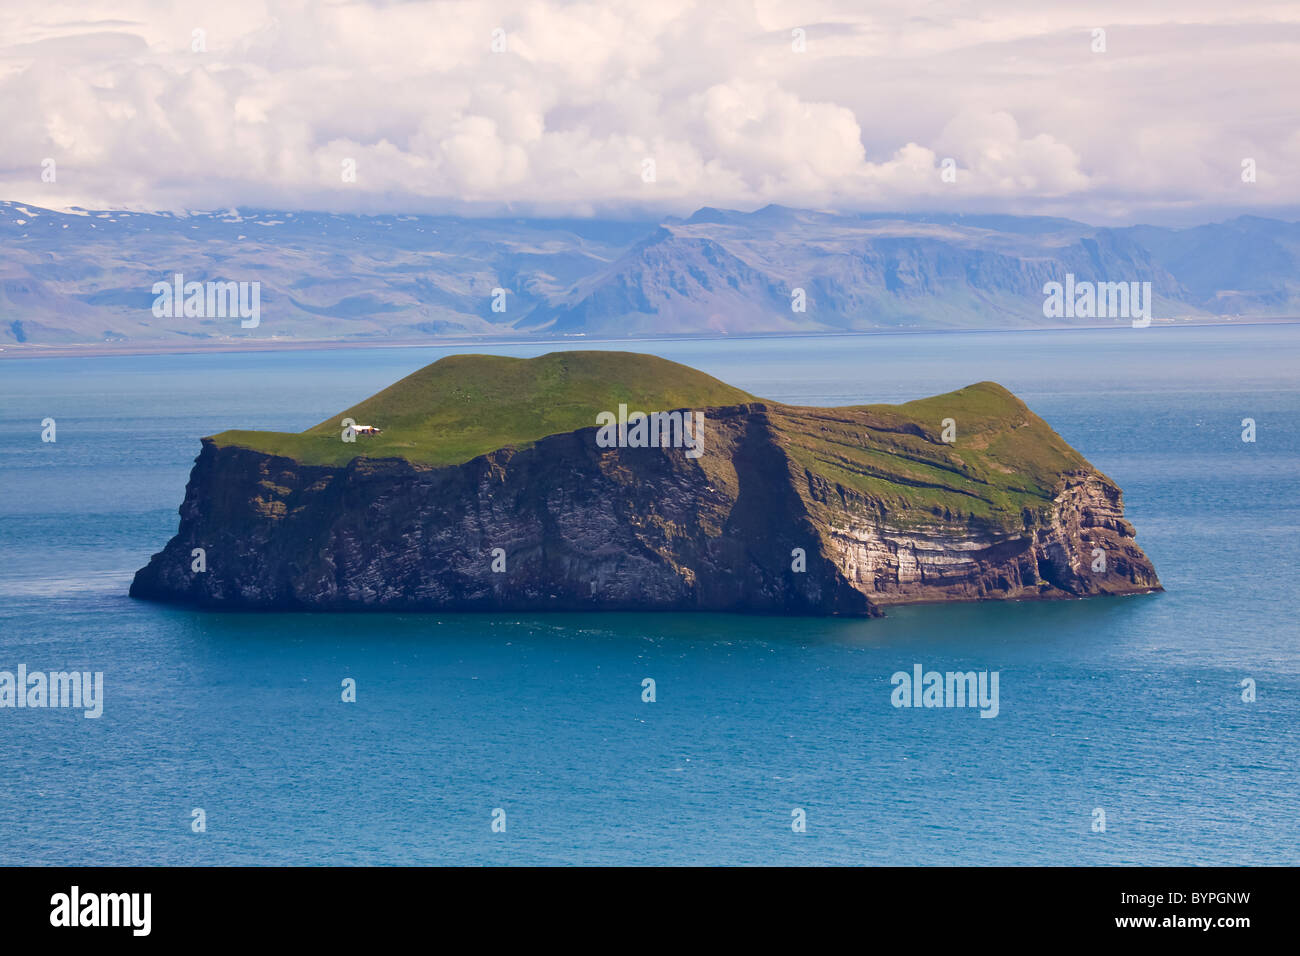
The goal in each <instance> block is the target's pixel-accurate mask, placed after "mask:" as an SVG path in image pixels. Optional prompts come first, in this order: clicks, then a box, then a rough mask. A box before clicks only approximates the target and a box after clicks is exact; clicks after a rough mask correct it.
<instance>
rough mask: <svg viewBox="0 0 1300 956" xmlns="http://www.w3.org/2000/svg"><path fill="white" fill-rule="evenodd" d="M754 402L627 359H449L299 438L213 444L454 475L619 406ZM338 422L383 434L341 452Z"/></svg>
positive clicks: (267, 436) (658, 361)
mask: <svg viewBox="0 0 1300 956" xmlns="http://www.w3.org/2000/svg"><path fill="white" fill-rule="evenodd" d="M754 400H755V399H754V396H752V395H750V394H749V393H748V392H743V391H741V390H740V389H738V388H732V387H731V386H730V385H727V384H726V383H725V382H720V381H718V380H717V379H716V378H713V377H712V376H710V375H705V374H704V373H703V372H700V371H697V370H696V369H693V368H690V367H689V366H686V365H680V364H678V363H677V362H670V361H668V360H667V359H662V358H658V357H656V356H653V355H640V354H637V353H635V352H594V351H592V352H550V353H548V354H546V355H541V356H538V357H537V358H532V359H520V358H506V357H504V356H499V355H451V356H448V357H447V358H444V359H440V360H439V361H437V362H434V363H433V364H432V365H428V366H425V367H424V368H422V369H420V370H419V371H418V372H412V373H411V374H410V375H408V376H407V377H406V378H404V379H402V380H401V381H399V382H395V383H394V384H392V385H390V386H389V387H388V388H386V389H384V390H383V391H382V392H378V393H377V394H375V395H372V396H371V397H370V398H367V399H366V400H365V401H363V402H361V403H360V404H359V405H354V406H353V407H352V408H349V409H346V410H345V411H342V412H339V413H338V414H337V415H332V416H330V417H329V418H327V419H326V420H325V421H323V422H321V423H320V424H319V425H315V426H313V427H312V428H309V429H307V431H305V432H301V433H298V434H293V433H290V432H261V431H225V432H221V433H220V434H219V435H214V436H212V439H213V441H215V442H216V443H217V444H218V445H238V446H240V447H243V448H251V449H253V450H255V451H261V452H265V453H267V454H272V455H283V456H285V457H288V458H293V459H296V460H297V461H300V462H303V463H304V464H310V465H344V464H347V463H348V462H349V461H351V460H352V459H353V458H356V457H359V456H364V457H366V458H405V459H407V460H409V461H412V462H417V463H420V464H430V465H458V464H461V463H463V462H466V461H469V460H470V459H472V458H476V457H477V456H479V455H482V454H485V453H487V452H490V451H495V450H496V449H498V448H504V447H505V446H507V445H515V446H522V445H526V444H529V443H530V442H534V441H537V440H538V439H539V438H545V437H546V436H547V435H556V434H560V433H562V432H570V431H574V430H575V429H578V428H586V427H589V426H591V425H594V424H595V423H596V414H597V413H598V412H603V411H613V412H617V410H618V406H619V403H620V402H621V403H625V404H626V405H627V406H628V409H629V411H637V410H639V411H644V412H655V411H667V410H671V409H675V408H705V407H708V406H712V405H737V404H741V403H744V402H752V401H754ZM344 418H352V419H354V420H355V421H356V423H357V424H359V425H377V426H379V427H380V428H381V429H383V433H382V434H380V435H374V436H358V437H357V440H356V442H355V443H347V442H343V441H341V440H340V435H341V433H342V431H343V426H342V425H341V424H340V423H341V422H342V420H343V419H344Z"/></svg>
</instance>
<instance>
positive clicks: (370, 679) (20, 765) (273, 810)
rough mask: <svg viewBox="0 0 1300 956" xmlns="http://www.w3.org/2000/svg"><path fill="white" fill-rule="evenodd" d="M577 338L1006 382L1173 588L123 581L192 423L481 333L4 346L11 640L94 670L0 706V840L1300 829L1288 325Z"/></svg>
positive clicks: (1040, 860)
mask: <svg viewBox="0 0 1300 956" xmlns="http://www.w3.org/2000/svg"><path fill="white" fill-rule="evenodd" d="M561 347H574V346H571V345H566V346H556V345H543V344H536V345H533V344H530V345H527V346H517V347H487V346H485V347H480V348H478V349H475V351H492V352H498V353H501V354H508V355H519V356H529V355H536V354H540V353H542V352H546V351H551V350H553V349H555V348H561ZM583 347H591V348H605V347H608V348H622V349H632V350H637V351H645V352H652V353H655V354H658V355H662V356H664V357H666V358H669V359H673V360H675V361H679V362H684V363H686V364H689V365H692V366H695V367H697V368H700V369H702V370H704V371H706V372H708V373H710V374H712V375H715V376H717V377H719V378H721V379H723V380H725V381H727V382H730V383H732V384H734V385H737V386H739V387H741V388H744V389H747V390H749V391H751V392H754V393H756V394H758V395H762V396H764V397H767V398H771V399H775V400H779V401H785V402H793V403H800V404H814V405H839V404H850V403H852V404H856V403H865V402H897V401H905V400H908V399H913V398H919V397H923V396H927V395H932V394H935V393H939V392H944V391H948V390H951V389H954V388H958V387H961V386H964V385H967V384H970V383H972V382H977V381H982V380H986V379H992V380H994V381H997V382H1000V383H1002V384H1003V385H1005V386H1007V387H1008V388H1010V389H1012V390H1013V391H1014V392H1016V394H1018V395H1019V396H1020V397H1021V398H1023V399H1024V400H1025V401H1026V402H1027V403H1028V404H1029V405H1030V407H1031V408H1033V409H1034V410H1035V411H1036V412H1038V413H1039V414H1040V415H1041V416H1043V417H1044V418H1045V419H1046V420H1047V421H1048V422H1049V423H1050V424H1051V425H1052V426H1053V427H1054V428H1055V429H1056V430H1057V431H1058V432H1059V433H1060V434H1061V435H1063V436H1064V437H1065V439H1066V440H1067V441H1069V442H1070V443H1071V444H1072V445H1074V446H1075V447H1076V448H1077V449H1079V450H1080V451H1081V452H1082V453H1083V454H1084V455H1085V456H1086V457H1087V458H1088V459H1089V460H1090V461H1092V462H1093V463H1094V464H1095V465H1096V466H1097V467H1099V468H1100V469H1101V470H1102V471H1104V472H1105V473H1107V474H1108V475H1109V476H1111V477H1112V478H1113V479H1114V480H1115V481H1116V482H1117V483H1118V484H1119V485H1120V487H1121V488H1123V489H1124V492H1125V503H1126V507H1127V512H1128V517H1129V519H1130V520H1131V521H1132V522H1133V523H1134V525H1135V526H1136V527H1137V529H1138V543H1139V544H1140V545H1141V546H1142V547H1143V549H1144V550H1145V551H1146V552H1147V554H1148V555H1149V556H1150V557H1151V559H1152V561H1153V562H1154V563H1155V566H1156V569H1157V571H1158V572H1159V574H1160V577H1161V579H1162V581H1163V583H1164V586H1165V588H1166V591H1165V592H1164V593H1161V594H1154V595H1147V596H1140V597H1126V598H1097V599H1092V600H1083V601H1068V602H1059V603H1048V602H1043V603H1002V604H998V603H988V604H965V605H948V606H929V607H910V608H901V609H895V610H891V611H889V612H888V616H887V617H885V618H883V619H879V620H840V619H804V618H788V617H751V616H728V615H695V614H655V615H638V614H591V615H577V614H556V615H548V614H529V615H520V614H508V615H454V614H431V615H395V614H370V615H364V614H353V615H337V616H336V615H324V614H253V613H214V612H200V611H191V610H186V609H181V608H175V607H164V606H159V605H154V604H149V603H144V602H140V601H134V600H132V599H130V598H128V597H127V587H128V586H129V584H130V581H131V577H132V575H133V574H134V572H135V571H136V569H137V568H139V567H141V566H142V565H144V564H145V563H146V561H147V560H148V559H149V557H150V555H151V554H153V553H154V552H156V551H159V550H161V548H162V546H163V545H164V543H165V542H166V541H167V540H168V538H169V537H170V536H171V535H172V534H173V533H174V532H175V530H176V526H177V522H178V517H177V507H178V506H179V504H180V502H181V500H182V497H183V495H184V489H185V483H186V479H187V476H188V473H189V469H190V466H191V463H192V461H193V459H194V457H195V455H197V453H198V451H199V437H200V436H202V435H208V434H212V433H214V432H217V431H221V430H223V429H226V428H230V427H245V428H264V429H281V430H300V429H303V428H306V427H308V426H310V425H312V424H315V423H316V422H318V421H320V420H321V419H322V418H324V417H326V416H327V415H328V414H330V413H332V412H334V411H336V410H339V409H343V408H346V407H348V406H350V405H352V404H354V403H355V402H357V401H358V400H360V399H361V398H363V397H365V396H367V395H370V394H371V393H373V392H375V391H377V390H379V389H380V388H382V387H383V386H385V385H388V384H390V383H391V382H393V381H395V380H397V379H398V378H400V377H401V376H403V375H406V374H407V373H409V372H411V371H414V370H415V369H417V368H419V367H421V366H423V365H426V364H428V363H429V362H432V361H435V360H436V359H438V358H440V357H441V356H442V355H445V354H449V353H450V352H453V351H466V349H463V348H461V349H440V348H403V349H362V350H332V351H324V350H323V351H293V352H265V353H231V354H195V355H151V356H113V357H87V358H49V359H20V360H19V359H16V360H9V359H7V358H5V359H3V360H0V425H2V427H0V491H2V493H0V670H8V671H14V670H16V668H17V667H18V665H20V664H25V665H26V666H27V668H28V669H29V670H43V671H56V670H71V669H76V670H83V671H91V672H96V671H98V672H103V675H104V701H103V715H102V716H101V717H100V718H98V719H86V718H85V717H84V716H83V715H82V712H81V711H77V710H68V709H12V708H6V709H0V768H2V769H3V774H4V784H3V786H0V864H3V865H14V864H77V865H90V864H95V865H98V864H199V865H204V864H344V865H347V864H546V865H551V864H556V865H560V864H760V865H762V864H998V865H1014V864H1064V865H1074V864H1297V863H1300V786H1298V784H1300V779H1298V775H1297V766H1298V764H1300V610H1298V609H1297V595H1300V325H1278V326H1266V325H1257V326H1242V327H1184V328H1157V327H1153V328H1149V329H1144V330H1135V329H1130V328H1123V329H1114V330H1104V331H1082V330H1081V331H1054V332H996V333H994V332H989V333H967V334H939V333H934V334H931V333H916V334H894V335H865V336H843V337H822V338H817V337H793V338H780V339H777V338H766V339H737V340H731V339H714V340H691V341H664V340H656V341H648V342H633V343H627V342H623V343H619V344H617V345H612V344H611V345H603V344H599V343H593V344H591V345H588V346H583ZM46 418H52V419H54V420H55V422H56V423H57V440H56V441H55V442H43V441H42V440H41V432H42V424H41V423H42V421H43V420H44V419H46ZM1247 418H1249V419H1253V420H1254V422H1255V427H1256V435H1255V438H1256V440H1255V441H1253V442H1246V441H1243V440H1242V433H1243V424H1242V423H1243V419H1247ZM917 664H920V665H921V666H922V667H924V668H925V669H926V670H938V671H947V670H962V671H967V670H976V671H997V672H998V673H999V674H1000V708H999V711H1000V712H999V714H998V716H997V717H996V718H995V719H982V718H981V717H980V716H979V712H978V711H977V710H973V709H960V708H953V709H941V708H936V709H927V708H918V709H903V708H895V707H893V706H892V705H891V702H890V698H891V691H892V690H893V687H892V685H891V682H890V678H891V675H892V674H894V673H895V672H896V671H908V672H910V671H911V670H912V668H913V667H914V666H915V665H917ZM346 678H352V679H353V680H355V682H356V701H355V703H344V702H343V701H342V700H341V691H340V688H341V685H342V682H343V681H344V680H345V679H346ZM645 678H652V679H653V680H654V681H655V687H656V700H655V701H654V702H652V703H647V702H644V701H643V700H642V681H643V680H644V679H645ZM1243 682H1253V686H1254V687H1255V699H1254V700H1253V701H1247V700H1243V693H1244V691H1243ZM1246 696H1249V695H1246ZM196 810H202V811H203V813H202V817H203V820H204V822H205V826H206V829H205V830H204V831H203V832H195V830H194V826H193V823H194V820H195V819H196V817H195V811H196ZM498 810H500V811H503V812H502V813H500V814H496V818H498V819H503V820H504V821H505V829H504V832H501V831H500V828H499V827H498V828H497V829H494V828H493V820H494V811H498ZM796 811H803V818H804V819H805V820H806V831H805V832H796V829H795V828H794V827H793V826H792V820H795V819H796V818H797V817H798V814H797V812H796ZM1097 811H1101V813H1102V814H1104V829H1101V828H1100V827H1099V826H1098V825H1097V822H1098V821H1099V820H1100V819H1102V817H1100V816H1099V815H1098V812H1097Z"/></svg>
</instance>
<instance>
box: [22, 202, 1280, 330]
mask: <svg viewBox="0 0 1300 956" xmlns="http://www.w3.org/2000/svg"><path fill="white" fill-rule="evenodd" d="M0 239H3V240H4V242H3V245H0V250H3V251H0V346H12V347H16V348H19V349H20V350H21V349H25V348H33V347H38V346H58V345H73V344H79V345H101V346H106V347H111V346H120V347H123V348H129V347H131V346H150V345H168V344H171V345H178V344H190V345H193V346H194V347H200V348H201V347H204V346H220V345H223V344H230V343H237V344H249V343H259V342H261V343H268V344H269V343H286V344H292V343H306V342H351V343H356V344H363V343H383V342H394V341H402V342H410V341H440V340H446V339H449V338H450V339H459V340H465V339H477V340H484V341H488V340H492V339H500V338H503V337H509V336H525V337H539V336H540V337H550V338H565V337H584V336H590V337H597V336H599V337H602V338H619V337H635V336H644V335H698V334H781V333H816V332H845V331H889V330H900V329H970V328H1029V327H1034V328H1041V327H1050V326H1053V325H1056V326H1060V327H1068V326H1069V325H1070V324H1071V322H1070V321H1068V320H1064V319H1060V320H1057V319H1049V318H1047V317H1045V316H1044V314H1043V291H1042V290H1043V286H1044V284H1045V283H1047V282H1052V281H1056V282H1059V281H1063V280H1064V278H1065V276H1066V274H1067V273H1069V274H1073V275H1074V276H1075V277H1076V278H1077V279H1079V280H1081V281H1096V282H1103V281H1109V282H1115V281H1122V282H1150V283H1151V284H1152V292H1153V296H1154V309H1153V315H1154V317H1155V320H1156V321H1161V320H1175V319H1186V320H1212V319H1214V318H1216V317H1225V316H1226V317H1236V316H1258V317H1294V316H1298V315H1300V223H1293V222H1286V221H1283V220H1274V219H1266V218H1263V217H1258V216H1239V217H1236V218H1234V219H1230V220H1227V221H1225V222H1222V223H1213V224H1207V225H1202V226H1196V227H1191V228H1186V229H1171V228H1167V227H1156V226H1126V227H1094V226H1090V225H1088V224H1086V223H1081V222H1076V221H1074V220H1068V219H1058V218H1051V217H1016V216H1010V215H1002V214H990V215H941V214H932V213H925V214H901V213H900V214H892V213H859V214H846V213H833V212H818V211H812V210H800V209H793V208H791V207H780V206H767V207H764V208H762V209H759V210H755V211H753V212H737V211H733V210H720V209H713V208H711V207H704V208H702V209H700V210H697V212H696V213H695V214H693V215H692V216H690V217H687V218H685V219H681V218H677V217H666V218H664V219H662V220H660V221H649V220H561V219H503V218H494V219H481V220H474V219H465V218H458V217H453V216H356V215H342V214H335V213H310V212H276V211H273V210H245V211H243V212H240V211H238V210H230V211H227V212H222V213H192V214H189V215H185V216H179V215H174V214H167V213H134V212H106V211H88V210H77V211H74V212H66V213H61V212H53V211H50V210H44V209H41V208H39V207H36V206H32V205H31V204H22V203H14V202H4V203H0ZM177 273H179V274H181V275H183V276H184V278H185V281H187V282H189V281H197V282H216V281H236V282H239V281H242V282H250V283H251V282H256V283H258V284H259V289H260V303H261V305H260V309H261V314H260V322H259V323H258V324H257V326H256V327H255V328H242V327H241V324H240V322H239V321H238V320H237V319H232V318H230V317H221V316H205V315H197V316H193V317H188V318H180V317H178V318H171V317H166V318H160V317H158V316H155V315H154V314H153V312H152V306H153V304H154V299H155V295H154V293H153V291H152V290H153V287H154V284H155V283H157V282H171V281H172V279H173V277H174V276H175V275H176V274H177ZM799 290H802V293H801V297H800V293H799ZM797 299H798V300H799V301H796V300H797ZM800 309H801V311H800ZM1095 321H1096V322H1097V323H1098V324H1103V325H1104V324H1107V323H1114V324H1127V319H1126V318H1118V319H1100V320H1095ZM1075 324H1078V323H1077V322H1076V323H1075Z"/></svg>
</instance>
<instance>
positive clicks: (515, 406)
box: [212, 351, 1091, 524]
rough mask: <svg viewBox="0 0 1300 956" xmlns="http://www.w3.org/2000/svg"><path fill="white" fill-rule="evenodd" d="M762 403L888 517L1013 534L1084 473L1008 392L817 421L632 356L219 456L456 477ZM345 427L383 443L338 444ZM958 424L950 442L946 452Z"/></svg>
mask: <svg viewBox="0 0 1300 956" xmlns="http://www.w3.org/2000/svg"><path fill="white" fill-rule="evenodd" d="M759 401H761V402H764V404H766V405H767V406H769V417H770V422H771V426H772V430H773V435H774V437H775V439H776V440H777V441H778V442H779V443H780V445H781V446H782V447H783V448H784V449H785V451H786V453H787V454H788V455H789V456H790V458H791V459H792V460H793V461H794V462H795V463H796V464H797V465H798V466H800V467H801V468H803V469H806V470H807V471H809V472H811V473H813V474H815V475H820V476H821V477H823V478H826V479H827V480H828V481H830V482H832V483H833V484H838V485H841V486H843V487H845V488H848V489H851V490H854V491H858V492H862V493H863V494H866V495H869V496H871V497H872V498H873V499H874V500H875V501H877V502H879V503H880V505H881V506H882V507H884V508H886V509H887V510H888V511H890V512H892V513H894V514H895V517H896V518H898V519H900V520H902V519H903V518H904V516H905V515H906V514H909V513H910V514H912V515H915V516H917V517H918V518H924V517H925V516H927V515H935V514H947V515H949V516H951V517H955V518H960V517H963V516H976V517H981V518H986V519H992V520H996V521H998V522H999V523H1002V524H1014V523H1016V522H1018V521H1019V520H1020V513H1021V510H1022V509H1024V508H1032V509H1038V508H1041V507H1042V506H1043V505H1045V504H1046V503H1047V502H1048V501H1049V500H1050V498H1051V495H1052V492H1053V488H1054V487H1055V486H1056V485H1057V484H1058V481H1059V478H1060V475H1061V474H1062V473H1063V472H1066V471H1072V470H1076V469H1081V468H1090V467H1091V466H1089V465H1088V463H1087V461H1086V460H1085V459H1084V458H1083V456H1082V455H1080V454H1079V453H1078V452H1076V451H1075V450H1074V449H1073V448H1071V447H1070V446H1069V445H1068V444H1067V443H1066V442H1065V440H1064V439H1062V438H1061V437H1060V436H1059V435H1057V434H1056V432H1054V431H1053V430H1052V429H1051V428H1050V427H1049V426H1048V425H1047V423H1046V422H1044V421H1043V420H1042V419H1041V418H1039V417H1038V416H1037V415H1035V414H1034V413H1033V412H1031V411H1030V410H1029V409H1028V408H1027V407H1026V406H1025V404H1024V403H1023V402H1021V401H1020V400H1019V399H1018V398H1016V397H1015V396H1014V395H1013V394H1011V392H1009V391H1007V390H1006V389H1005V388H1003V387H1002V386H1001V385H998V384H996V383H994V382H980V383H978V384H975V385H969V386H967V387H966V388H962V389H959V390H957V391H955V392H949V393H947V394H945V395H937V396H934V397H932V398H925V399H920V400H918V401H913V402H907V403H905V404H902V405H857V406H847V407H842V408H813V407H800V406H792V405H783V404H781V403H779V402H767V401H765V400H763V399H759V398H756V397H755V396H753V395H750V394H749V393H747V392H744V391H741V390H740V389H738V388H733V387H731V386H730V385H727V384H726V383H724V382H720V381H718V380H717V379H715V378H713V377H711V376H708V375H705V374H704V373H703V372H699V371H696V370H695V369H692V368H689V367H688V366H685V365H679V364H677V363H676V362H669V361H667V360H666V359H662V358H657V357H655V356H651V355H640V354H636V353H632V352H599V351H584V352H552V353H550V354H547V355H542V356H540V357H538V358H533V359H518V358H503V357H500V356H493V355H454V356H449V357H447V358H444V359H441V360H439V361H437V362H435V363H433V364H432V365H429V366H427V367H425V368H422V369H420V370H419V371H418V372H414V373H413V374H411V375H408V376H407V377H406V378H404V379H402V380H401V381H399V382H397V383H395V384H393V385H391V386H389V387H388V388H386V389H384V390H383V391H382V392H379V393H378V394H376V395H373V396H371V397H370V398H368V399H366V400H365V401H363V402H361V403H360V404H359V405H355V406H353V407H352V408H349V409H346V410H344V411H342V412H339V413H338V414H337V415H333V416H331V417H330V418H328V419H327V420H325V421H323V422H321V423H320V424H319V425H316V426H314V427H312V428H309V429H308V430H307V431H305V432H302V433H299V434H290V433H284V432H259V431H226V432H222V433H221V434H219V435H214V436H213V438H212V440H213V441H214V442H215V443H216V444H217V445H219V446H220V445H235V446H240V447H244V448H250V449H253V450H256V451H260V452H264V453H267V454H273V455H282V456H285V457H288V458H292V459H295V460H297V461H299V462H302V463H304V464H311V465H343V464H346V463H347V462H349V461H350V460H352V459H353V458H356V457H361V456H364V457H366V458H404V459H407V460H408V461H411V462H415V463H419V464H428V465H457V464H461V463H463V462H466V461H469V460H471V459H473V458H475V457H477V456H478V455H482V454H485V453H487V452H490V451H494V450H496V449H498V448H503V447H505V446H508V445H513V446H523V445H527V444H529V443H531V442H534V441H537V440H538V439H540V438H544V437H546V436H547V435H554V434H559V433H562V432H569V431H573V430H575V429H579V428H586V427H590V426H592V425H594V424H595V420H596V414H597V413H598V412H601V411H616V410H617V408H618V406H619V404H620V403H624V404H626V405H627V406H628V408H629V410H640V411H646V412H652V411H666V410H670V409H677V408H691V409H700V408H707V407H710V406H722V405H737V404H744V403H748V402H759ZM344 418H352V419H354V420H355V422H356V423H357V424H358V425H376V426H378V427H380V428H381V429H382V430H383V431H382V434H379V435H373V436H364V435H363V436H358V438H357V441H356V442H355V443H346V442H343V441H341V440H340V433H341V432H342V429H343V426H342V424H341V422H342V420H343V419H344ZM949 418H951V419H953V420H954V422H955V428H956V440H955V441H954V442H952V443H949V442H945V441H944V440H943V434H942V433H943V422H944V420H945V419H949Z"/></svg>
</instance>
